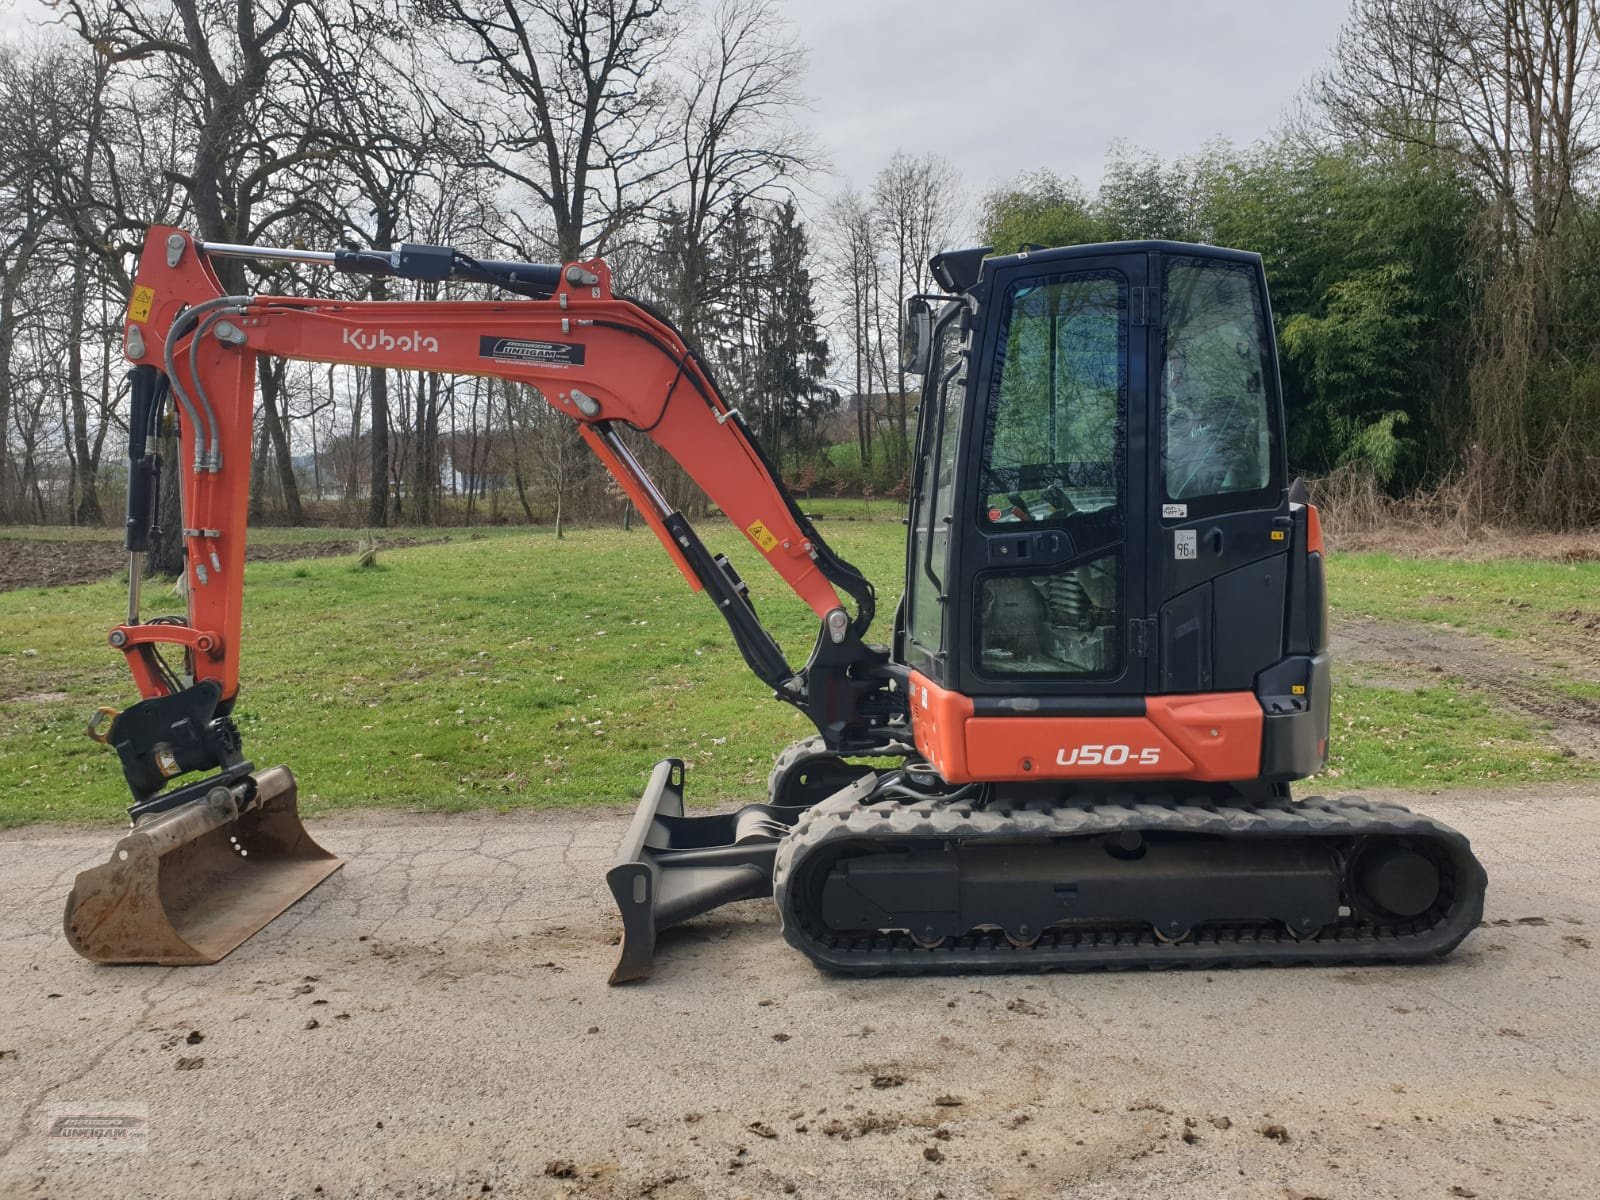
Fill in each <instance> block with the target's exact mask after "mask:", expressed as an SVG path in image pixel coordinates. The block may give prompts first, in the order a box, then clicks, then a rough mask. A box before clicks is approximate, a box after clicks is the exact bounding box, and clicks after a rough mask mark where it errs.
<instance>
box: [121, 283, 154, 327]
mask: <svg viewBox="0 0 1600 1200" xmlns="http://www.w3.org/2000/svg"><path fill="white" fill-rule="evenodd" d="M155 302H156V290H155V288H153V287H150V286H148V285H147V284H142V283H141V284H140V285H139V286H138V287H136V288H134V289H133V296H132V298H131V299H130V300H129V301H128V320H130V321H148V320H149V319H150V306H151V305H152V304H154V303H155Z"/></svg>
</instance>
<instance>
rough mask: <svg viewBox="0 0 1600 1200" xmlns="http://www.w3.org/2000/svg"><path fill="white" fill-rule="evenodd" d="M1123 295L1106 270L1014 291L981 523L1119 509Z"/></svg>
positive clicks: (996, 387) (988, 443) (997, 379)
mask: <svg viewBox="0 0 1600 1200" xmlns="http://www.w3.org/2000/svg"><path fill="white" fill-rule="evenodd" d="M1126 295H1127V289H1126V288H1125V287H1124V286H1123V283H1122V277H1121V276H1120V275H1118V274H1116V273H1114V272H1109V271H1086V272H1081V273H1078V274H1075V275H1070V276H1063V277H1057V278H1055V279H1044V280H1033V281H1029V282H1028V283H1025V284H1019V285H1017V286H1016V287H1015V288H1013V289H1012V291H1011V294H1010V296H1009V297H1008V298H1007V305H1008V307H1007V311H1006V318H1005V324H1004V326H1003V331H1002V333H1001V338H1000V355H1001V361H1000V362H999V363H997V364H996V368H995V376H994V382H993V383H992V385H991V386H992V388H993V394H992V396H991V399H990V404H989V415H988V420H989V428H988V430H987V431H986V437H985V439H984V463H983V467H984V472H983V483H982V486H981V488H980V489H979V494H980V499H981V501H982V505H983V510H982V512H981V513H980V514H979V516H980V519H981V520H983V521H985V522H987V523H989V524H991V525H1006V524H1017V523H1026V522H1030V521H1048V520H1052V519H1065V518H1067V517H1070V516H1072V515H1074V514H1078V513H1095V512H1114V511H1115V510H1117V509H1118V508H1119V507H1120V502H1121V486H1120V481H1121V478H1122V466H1121V464H1122V456H1123V439H1124V428H1123V420H1122V414H1123V410H1124V407H1125V401H1126V395H1127V387H1128V380H1127V321H1126V320H1125V309H1126Z"/></svg>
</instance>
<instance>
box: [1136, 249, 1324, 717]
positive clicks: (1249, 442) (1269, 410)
mask: <svg viewBox="0 0 1600 1200" xmlns="http://www.w3.org/2000/svg"><path fill="white" fill-rule="evenodd" d="M1151 258H1152V260H1153V261H1152V277H1153V278H1154V279H1156V280H1158V281H1159V287H1160V291H1161V295H1162V301H1163V303H1162V306H1161V307H1162V313H1163V317H1162V320H1161V321H1160V323H1159V325H1158V326H1157V328H1156V329H1155V330H1154V331H1153V334H1152V342H1153V354H1152V364H1151V365H1152V371H1151V387H1152V389H1153V390H1154V391H1155V392H1156V399H1157V406H1156V408H1157V412H1158V423H1157V427H1156V429H1155V430H1153V436H1152V438H1151V447H1150V450H1151V464H1152V470H1151V476H1152V478H1151V484H1152V488H1151V492H1152V496H1151V501H1152V505H1151V506H1152V508H1153V509H1154V512H1155V515H1156V519H1157V524H1156V529H1157V534H1156V536H1157V537H1158V538H1159V544H1158V545H1157V546H1156V547H1155V553H1154V555H1153V557H1152V561H1151V564H1150V587H1151V589H1152V598H1153V599H1154V601H1155V606H1156V607H1157V609H1158V610H1159V613H1158V621H1159V632H1158V639H1159V653H1158V654H1157V656H1156V658H1157V662H1158V670H1157V673H1156V679H1155V681H1154V687H1153V689H1152V690H1153V691H1156V692H1169V693H1170V692H1211V691H1218V692H1224V691H1243V690H1246V689H1249V688H1251V687H1253V686H1254V684H1255V678H1256V676H1257V674H1258V673H1259V672H1260V671H1262V670H1263V669H1265V668H1266V667H1268V666H1270V665H1271V664H1273V663H1275V662H1277V661H1278V660H1279V659H1280V658H1281V657H1282V655H1283V653H1284V636H1283V634H1284V628H1283V626H1284V613H1285V589H1286V587H1287V581H1288V562H1289V548H1290V535H1291V530H1292V524H1293V523H1292V521H1291V518H1290V515H1289V507H1288V500H1287V495H1286V489H1285V482H1284V474H1285V464H1284V447H1283V432H1282V430H1283V416H1282V402H1281V399H1280V396H1279V388H1278V363H1277V355H1276V349H1275V346H1274V343H1273V338H1272V323H1271V316H1270V313H1269V311H1268V307H1267V297H1266V277H1265V273H1264V272H1263V270H1262V267H1261V260H1260V259H1259V258H1258V257H1257V256H1255V255H1253V254H1245V253H1242V252H1239V251H1230V250H1219V249H1213V248H1210V247H1201V246H1167V247H1163V250H1162V252H1161V253H1159V254H1153V255H1151Z"/></svg>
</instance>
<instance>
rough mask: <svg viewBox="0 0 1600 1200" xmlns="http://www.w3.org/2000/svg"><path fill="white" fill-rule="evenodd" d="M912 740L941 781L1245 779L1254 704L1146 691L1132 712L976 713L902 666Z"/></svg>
mask: <svg viewBox="0 0 1600 1200" xmlns="http://www.w3.org/2000/svg"><path fill="white" fill-rule="evenodd" d="M911 725H912V732H913V733H914V735H915V737H916V743H917V749H918V750H919V751H920V752H921V753H922V755H923V757H925V758H926V759H927V760H928V761H929V762H930V763H932V764H933V767H934V769H935V770H937V771H938V772H939V774H940V776H941V777H942V778H943V779H944V780H945V781H946V782H948V783H974V782H979V781H983V782H995V783H1021V782H1027V781H1029V780H1036V779H1084V780H1089V779H1194V780H1208V781H1216V782H1228V781H1237V780H1241V779H1254V778H1255V777H1256V776H1257V775H1259V774H1260V770H1261V728H1262V712H1261V704H1260V702H1259V701H1257V699H1256V698H1255V696H1254V695H1253V694H1252V693H1250V692H1202V693H1198V694H1194V695H1180V696H1150V697H1148V698H1147V699H1146V701H1145V715H1144V716H1142V717H1029V716H1001V717H979V716H975V715H974V714H973V705H972V700H971V699H970V698H969V697H967V696H963V695H961V694H960V693H959V692H951V691H946V690H945V689H944V688H941V687H940V686H939V685H938V684H936V683H933V682H932V681H931V680H929V679H928V678H927V677H926V676H924V675H921V674H919V673H917V672H915V671H913V672H912V673H911Z"/></svg>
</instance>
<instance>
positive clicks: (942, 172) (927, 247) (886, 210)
mask: <svg viewBox="0 0 1600 1200" xmlns="http://www.w3.org/2000/svg"><path fill="white" fill-rule="evenodd" d="M960 187H961V181H960V177H959V176H958V175H957V173H956V170H955V168H954V167H952V166H951V165H950V164H949V162H947V161H946V160H945V159H943V158H940V157H939V156H938V155H936V154H924V155H918V156H913V155H909V154H906V153H904V152H899V153H896V154H895V156H894V158H892V159H891V160H890V161H889V165H888V166H886V167H884V169H883V170H881V171H879V172H878V178H877V180H876V181H875V182H874V184H873V188H872V208H873V214H874V217H875V219H876V225H877V231H878V236H879V238H880V239H882V243H883V247H884V253H885V254H886V255H887V257H888V265H887V281H886V285H885V292H886V299H887V298H888V297H890V296H892V298H893V302H894V307H893V309H892V313H891V317H890V322H889V328H890V329H897V328H898V327H899V314H900V313H901V312H902V311H903V310H904V309H905V302H906V299H907V297H909V296H911V295H913V294H915V293H917V292H919V291H923V290H925V289H926V288H928V287H931V286H932V280H931V278H930V277H929V275H928V259H929V258H930V257H932V255H933V253H934V251H936V250H938V249H941V248H943V247H944V246H945V245H946V244H948V242H949V241H950V239H951V238H952V237H953V236H954V234H955V230H956V222H957V220H958V219H959V217H960V213H961V195H960ZM891 287H892V291H891V290H890V288H891ZM880 312H881V310H880ZM885 341H886V338H885V334H884V330H883V328H882V322H881V320H880V322H879V329H878V343H879V351H878V352H879V355H880V357H884V356H886V355H887V353H888V351H887V349H886V347H885V345H884V343H885ZM885 381H886V382H887V373H886V380H885ZM886 390H892V392H893V397H892V399H891V404H893V406H894V407H893V412H892V413H891V416H892V417H893V419H894V423H895V432H896V436H895V439H894V442H893V444H892V445H891V446H890V450H889V461H890V462H891V463H892V464H893V465H894V466H896V467H902V466H903V465H904V464H905V461H906V456H907V447H908V443H909V436H910V411H911V406H910V402H909V399H908V393H907V391H906V385H905V377H904V376H903V375H901V374H900V372H899V371H898V370H896V371H894V372H893V384H892V386H891V388H889V389H886Z"/></svg>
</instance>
